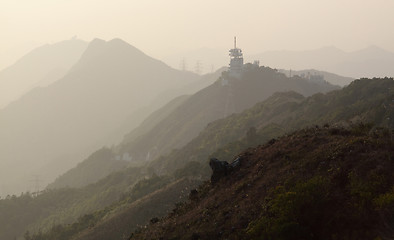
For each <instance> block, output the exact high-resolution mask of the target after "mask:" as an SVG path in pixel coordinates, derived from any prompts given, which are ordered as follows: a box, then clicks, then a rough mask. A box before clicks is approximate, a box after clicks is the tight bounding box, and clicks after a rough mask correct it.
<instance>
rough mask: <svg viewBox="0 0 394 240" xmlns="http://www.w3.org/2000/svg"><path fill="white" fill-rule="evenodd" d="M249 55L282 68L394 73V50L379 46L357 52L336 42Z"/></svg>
mask: <svg viewBox="0 0 394 240" xmlns="http://www.w3.org/2000/svg"><path fill="white" fill-rule="evenodd" d="M248 57H250V58H253V59H258V60H260V63H261V64H263V65H267V66H271V67H275V68H280V69H293V70H303V69H311V68H314V69H317V70H320V71H327V72H331V73H335V74H339V75H342V76H346V77H352V78H362V77H367V78H372V77H392V76H394V69H393V68H392V66H393V65H394V53H392V52H389V51H386V50H384V49H382V48H379V47H377V46H369V47H367V48H364V49H361V50H359V51H354V52H345V51H342V50H340V49H338V48H336V47H333V46H330V47H324V48H320V49H316V50H309V51H268V52H264V53H261V54H253V55H250V56H248ZM340 85H341V86H343V85H345V84H340Z"/></svg>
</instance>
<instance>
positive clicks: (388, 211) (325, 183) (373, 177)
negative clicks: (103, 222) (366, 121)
mask: <svg viewBox="0 0 394 240" xmlns="http://www.w3.org/2000/svg"><path fill="white" fill-rule="evenodd" d="M370 130H371V128H370V127H368V126H367V125H356V126H354V127H353V128H350V129H345V128H318V127H314V128H309V129H304V130H300V131H297V132H295V133H293V134H290V135H287V136H284V137H281V138H279V139H277V140H275V141H271V142H269V143H267V144H265V145H261V146H259V147H257V148H251V149H248V150H247V151H245V152H243V153H241V154H240V155H239V158H240V159H241V165H240V167H239V168H237V169H235V170H233V171H232V172H230V173H229V175H228V176H225V177H223V178H222V179H220V180H219V182H217V183H216V184H212V183H210V182H207V183H205V184H203V185H201V186H200V187H199V188H198V190H197V193H195V194H193V195H192V196H191V199H190V200H189V201H188V202H187V203H186V204H184V205H181V206H178V207H177V208H176V209H175V210H173V212H172V214H170V215H169V216H167V217H165V218H163V219H162V220H160V221H158V222H155V223H151V224H150V225H149V226H148V227H147V228H145V227H142V228H140V229H139V230H138V231H136V232H135V233H134V234H133V236H132V237H131V239H391V237H392V236H394V230H393V229H394V176H393V174H392V173H393V171H394V161H393V156H394V142H393V139H392V136H393V134H394V133H393V132H390V131H388V130H387V129H379V130H375V131H370Z"/></svg>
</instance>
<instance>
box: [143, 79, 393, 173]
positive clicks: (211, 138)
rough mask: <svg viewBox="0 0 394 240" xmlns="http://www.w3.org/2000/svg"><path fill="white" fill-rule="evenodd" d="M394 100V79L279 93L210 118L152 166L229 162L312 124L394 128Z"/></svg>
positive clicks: (160, 169)
mask: <svg viewBox="0 0 394 240" xmlns="http://www.w3.org/2000/svg"><path fill="white" fill-rule="evenodd" d="M393 100H394V80H393V79H390V78H383V79H360V80H355V81H354V82H353V83H351V84H350V85H349V86H347V87H345V88H343V89H342V90H337V91H332V92H329V93H327V94H321V93H318V94H315V95H313V96H310V97H308V98H305V97H303V96H302V95H300V94H298V93H295V92H287V93H276V94H274V95H272V96H271V97H270V98H268V99H267V100H265V101H263V102H261V103H258V104H256V105H255V106H254V107H252V108H250V109H247V110H245V111H243V112H241V113H239V114H233V115H231V116H229V117H227V118H223V119H219V120H217V121H214V122H211V123H210V124H209V125H207V126H206V128H205V129H204V130H203V131H201V132H200V134H199V135H198V136H197V137H196V138H194V139H193V140H192V141H190V142H189V143H188V144H186V145H185V146H184V147H183V148H181V149H179V150H175V151H172V152H171V153H170V154H169V155H167V156H163V157H161V158H159V159H157V160H155V161H153V162H152V163H151V164H150V166H152V167H153V168H155V169H156V170H157V171H158V172H162V173H166V172H172V171H176V169H178V168H181V167H182V166H185V165H187V164H188V163H189V162H193V161H197V162H199V163H201V164H203V166H204V165H205V163H206V161H207V159H208V157H209V156H213V157H218V158H221V159H224V160H230V159H229V158H231V157H232V156H233V155H235V154H236V153H237V152H239V151H242V150H243V149H245V148H247V147H251V146H255V145H256V144H257V143H259V142H260V143H261V142H265V141H268V140H270V139H271V138H275V137H278V136H280V135H282V134H285V133H287V132H289V131H294V130H296V129H300V128H303V127H309V126H313V125H324V124H341V125H344V126H348V125H349V124H350V123H351V122H354V123H357V122H366V123H373V124H375V125H376V126H380V127H387V128H390V129H392V128H394V121H393V119H394V103H393ZM251 130H252V131H251ZM248 132H249V134H248ZM248 135H249V136H248ZM239 140H241V141H239ZM243 140H246V141H243ZM204 172H205V173H206V172H207V170H206V169H205V170H202V173H204Z"/></svg>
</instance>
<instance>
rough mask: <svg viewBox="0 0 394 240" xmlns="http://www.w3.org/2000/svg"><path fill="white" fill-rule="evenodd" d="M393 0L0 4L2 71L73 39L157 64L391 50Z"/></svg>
mask: <svg viewBox="0 0 394 240" xmlns="http://www.w3.org/2000/svg"><path fill="white" fill-rule="evenodd" d="M393 10H394V1H393V0H373V1H372V0H363V1H359V0H319V1H316V0H314V1H313V0H297V1H294V0H244V1H239V0H213V1H212V0H209V1H208V0H187V1H185V0H144V1H142V0H138V1H134V0H34V1H31V0H0V29H1V38H0V70H1V69H3V68H4V67H5V65H10V64H11V63H12V61H15V60H16V58H17V57H20V56H21V55H23V54H25V53H26V51H27V50H28V49H32V48H33V47H37V46H38V45H40V44H44V43H53V42H58V41H62V40H65V39H70V38H71V37H73V36H75V35H76V36H78V38H81V39H84V40H87V41H90V40H92V39H93V38H96V37H97V38H102V39H106V40H109V39H112V38H115V37H118V38H121V39H124V40H125V41H127V42H129V43H130V44H132V45H134V46H136V47H137V48H139V49H141V50H142V51H144V52H146V53H147V54H148V55H151V56H153V57H156V58H159V59H160V58H162V57H164V56H166V55H169V54H171V52H180V51H186V50H191V49H197V48H202V47H210V48H223V47H229V46H231V44H232V37H233V36H234V35H237V36H238V38H239V43H240V47H242V48H243V50H244V51H247V52H249V53H259V52H263V51H267V50H282V49H286V50H307V49H315V48H320V47H323V46H336V47H339V48H341V49H343V50H346V51H353V50H357V49H361V48H364V47H366V46H369V45H377V46H380V47H382V48H384V49H387V50H390V51H394V44H393V42H394V31H393V30H392V23H394V14H393Z"/></svg>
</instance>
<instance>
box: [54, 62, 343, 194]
mask: <svg viewBox="0 0 394 240" xmlns="http://www.w3.org/2000/svg"><path fill="white" fill-rule="evenodd" d="M226 74H227V72H224V73H223V77H225V76H226ZM334 89H339V87H336V86H333V85H330V84H328V83H326V82H321V83H315V82H309V81H307V80H306V79H302V78H300V77H293V78H287V77H286V76H285V75H284V74H282V73H279V72H277V71H276V70H273V69H270V68H266V67H256V66H252V65H251V64H249V65H246V67H245V72H244V76H243V78H242V79H240V80H238V81H234V82H233V83H232V84H231V85H225V86H223V85H222V81H221V80H220V79H218V80H217V81H216V82H215V83H214V84H212V85H210V86H208V87H206V88H204V89H202V90H200V91H199V92H197V93H195V94H194V95H192V96H190V97H187V98H186V99H184V100H182V101H181V102H179V101H178V100H179V98H178V100H173V101H172V102H170V103H169V104H167V105H166V106H165V108H163V109H161V111H157V112H156V113H155V114H153V115H152V116H150V117H149V118H148V119H147V120H146V121H144V122H143V124H142V125H141V126H140V127H138V128H136V129H135V130H133V131H132V132H130V133H129V134H127V135H126V136H125V138H124V140H123V141H122V142H121V143H120V144H119V145H118V146H116V147H115V149H114V154H115V155H118V156H123V155H124V154H126V155H127V156H130V158H131V159H132V160H131V163H130V164H131V165H134V164H139V165H140V164H145V162H149V161H152V160H155V159H157V158H159V157H160V156H165V155H167V154H169V153H170V152H171V151H174V149H179V148H182V147H183V146H185V145H186V144H187V143H188V142H190V141H191V140H192V139H194V138H195V137H197V136H198V135H199V133H200V132H201V131H202V130H203V129H204V128H205V127H206V126H207V124H209V123H210V122H212V121H215V120H217V119H220V118H224V117H227V116H229V115H231V114H234V113H239V112H242V111H243V110H244V109H247V108H249V107H252V106H253V105H254V104H256V103H258V102H260V101H262V100H265V99H266V98H268V97H269V96H270V95H271V94H273V93H274V92H276V91H288V90H294V91H297V92H300V93H302V94H305V95H306V96H310V95H311V94H314V93H317V92H327V91H330V90H334ZM162 113H165V114H162ZM97 164H99V162H97ZM158 165H160V164H158ZM77 168H78V167H77ZM87 171H89V170H88V169H87ZM74 172H75V173H76V172H80V171H77V170H75V171H74ZM108 173H110V172H108ZM88 175H91V174H88ZM82 177H83V176H76V175H75V176H74V175H73V172H71V171H69V172H67V173H65V174H63V175H62V176H60V177H59V178H58V179H57V180H56V181H55V182H54V183H52V184H51V185H50V187H51V188H58V187H64V186H70V187H75V186H78V185H73V184H72V183H73V182H74V179H80V178H82ZM97 180H98V179H97Z"/></svg>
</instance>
